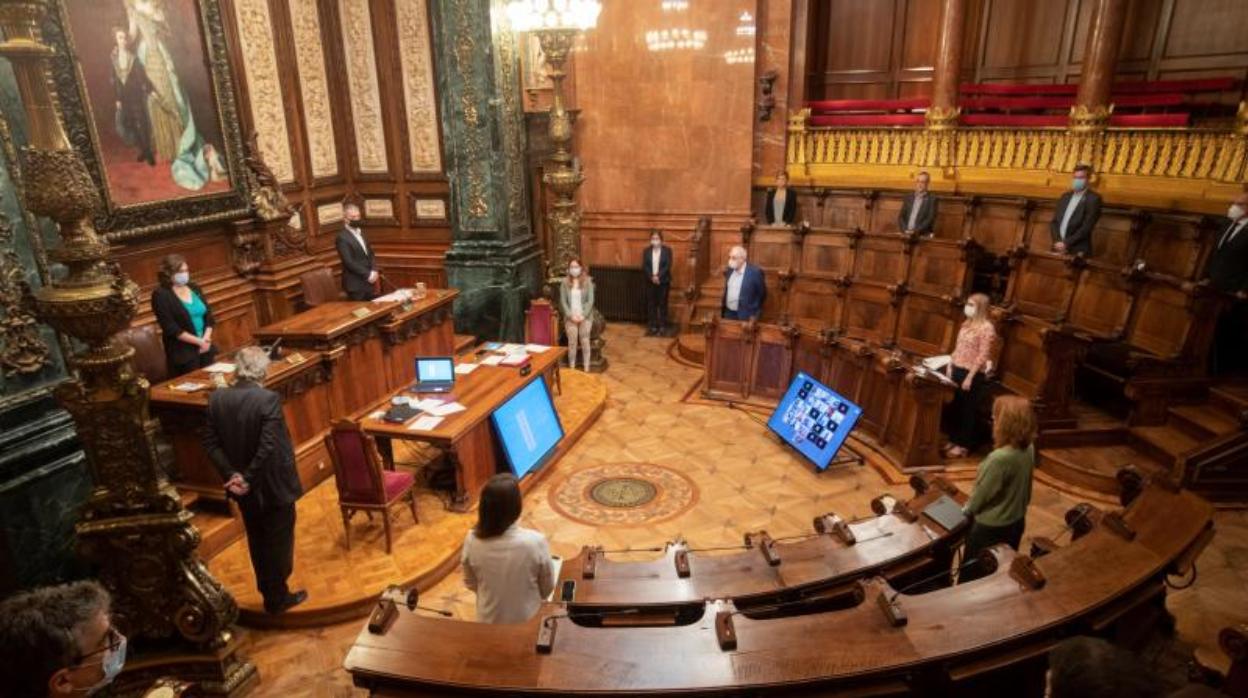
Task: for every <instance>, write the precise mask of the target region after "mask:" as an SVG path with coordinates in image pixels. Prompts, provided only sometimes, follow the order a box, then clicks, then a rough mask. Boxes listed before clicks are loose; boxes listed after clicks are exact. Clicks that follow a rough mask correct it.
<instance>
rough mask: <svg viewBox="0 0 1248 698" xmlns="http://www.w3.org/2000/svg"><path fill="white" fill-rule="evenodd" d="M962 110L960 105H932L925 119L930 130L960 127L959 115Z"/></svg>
mask: <svg viewBox="0 0 1248 698" xmlns="http://www.w3.org/2000/svg"><path fill="white" fill-rule="evenodd" d="M960 116H962V110H961V109H960V108H958V107H932V108H930V109H928V110H927V114H926V115H925V116H924V117H923V121H924V122H925V123H926V124H927V128H928V130H930V131H947V130H949V129H953V128H957V127H958V117H960Z"/></svg>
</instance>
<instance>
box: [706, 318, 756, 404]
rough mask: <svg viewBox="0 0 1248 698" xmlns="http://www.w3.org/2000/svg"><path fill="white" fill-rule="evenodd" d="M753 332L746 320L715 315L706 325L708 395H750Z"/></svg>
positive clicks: (732, 397) (729, 396)
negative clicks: (744, 321)
mask: <svg viewBox="0 0 1248 698" xmlns="http://www.w3.org/2000/svg"><path fill="white" fill-rule="evenodd" d="M753 354H754V335H753V333H752V331H748V330H747V327H746V323H743V322H735V321H732V320H720V319H719V318H714V319H712V320H711V322H710V324H708V325H707V328H706V387H705V388H703V392H704V393H705V394H706V395H707V396H709V397H717V398H723V399H734V398H739V399H745V398H746V397H747V396H748V393H747V390H748V388H749V380H750V367H751V363H752V361H753Z"/></svg>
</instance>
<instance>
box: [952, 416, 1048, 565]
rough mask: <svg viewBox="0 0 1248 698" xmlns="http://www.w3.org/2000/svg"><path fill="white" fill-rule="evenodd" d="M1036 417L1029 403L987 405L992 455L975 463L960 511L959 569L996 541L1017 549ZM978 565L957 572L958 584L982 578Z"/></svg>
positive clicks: (1032, 457)
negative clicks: (967, 524)
mask: <svg viewBox="0 0 1248 698" xmlns="http://www.w3.org/2000/svg"><path fill="white" fill-rule="evenodd" d="M1035 440H1036V413H1035V412H1034V411H1033V410H1032V409H1031V402H1030V401H1028V400H1027V399H1026V398H1021V397H1018V396H1016V395H1002V396H1001V397H999V398H997V401H996V402H994V403H993V404H992V442H993V451H992V453H989V454H988V456H987V457H986V458H984V460H983V461H981V462H980V464H979V470H978V472H976V474H975V487H974V489H972V490H971V498H970V499H968V500H966V505H965V506H963V507H962V511H963V512H964V513H965V514H966V515H967V516H970V517H971V529H970V531H968V532H967V534H966V547H965V548H964V549H963V553H962V562H963V565H966V564H967V563H970V562H971V560H974V559H975V558H976V557H977V556H978V555H979V554H980V553H982V552H983V551H985V550H987V549H988V548H991V547H992V546H994V545H997V544H998V543H1005V544H1007V545H1009V546H1010V547H1011V548H1014V549H1015V550H1018V545H1019V543H1021V542H1022V540H1023V528H1024V527H1025V526H1026V523H1027V520H1026V517H1027V506H1028V505H1029V504H1030V503H1031V474H1032V471H1033V470H1034V469H1035V466H1036V449H1035V445H1034V443H1035ZM985 572H986V570H984V569H983V566H982V565H973V566H970V567H966V568H965V569H964V570H963V573H962V575H961V578H960V580H959V581H963V582H965V581H970V580H971V579H976V578H978V577H981V576H983V575H984V573H985Z"/></svg>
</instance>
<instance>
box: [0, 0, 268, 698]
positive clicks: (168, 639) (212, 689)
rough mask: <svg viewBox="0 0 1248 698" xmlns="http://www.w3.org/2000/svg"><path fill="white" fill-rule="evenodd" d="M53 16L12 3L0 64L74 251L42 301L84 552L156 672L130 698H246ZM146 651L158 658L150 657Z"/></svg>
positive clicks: (242, 668) (63, 249) (37, 174)
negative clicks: (137, 328)
mask: <svg viewBox="0 0 1248 698" xmlns="http://www.w3.org/2000/svg"><path fill="white" fill-rule="evenodd" d="M47 12H48V4H47V3H45V2H36V1H33V0H32V1H30V2H21V1H14V0H9V1H6V2H3V3H0V56H3V57H5V58H7V59H9V61H11V62H12V64H13V70H14V74H15V77H16V80H17V85H18V89H19V91H20V93H21V99H22V104H23V108H24V110H25V114H26V120H27V122H28V123H27V131H28V133H29V134H30V143H29V145H28V146H26V147H25V148H23V150H22V160H23V163H22V164H23V168H22V172H23V176H24V177H25V180H26V182H25V183H26V186H25V191H26V201H25V205H26V207H27V208H28V209H30V211H31V212H33V213H35V214H37V215H40V216H45V217H48V218H50V219H52V220H53V221H55V222H56V223H57V226H58V229H59V232H60V238H61V244H60V245H59V246H57V247H56V248H55V249H52V250H50V251H49V252H48V256H49V258H50V259H51V260H52V261H53V262H58V263H60V264H62V265H64V267H65V269H66V273H65V274H64V275H63V276H61V277H59V278H57V279H56V280H54V281H52V282H51V283H50V284H49V285H46V286H43V287H42V288H40V289H38V291H36V292H34V293H33V294H30V293H29V292H28V294H27V298H26V302H27V303H28V305H29V306H30V307H31V308H32V309H33V310H34V312H35V314H36V315H37V316H38V318H39V319H40V320H41V321H42V322H44V323H47V324H48V325H50V326H52V327H54V328H55V329H57V330H58V331H60V332H62V333H64V334H66V335H69V336H70V337H73V338H74V339H76V340H78V342H79V343H80V346H81V347H82V348H81V349H80V350H79V351H78V352H77V353H75V354H74V355H73V356H72V357H69V363H70V366H71V368H72V369H73V371H74V376H73V377H71V378H70V379H68V380H66V381H64V382H63V383H61V384H60V385H59V386H57V388H56V397H57V399H58V401H59V402H60V404H61V405H62V406H63V407H64V408H65V409H66V411H68V412H69V413H70V415H71V416H72V417H73V420H74V424H75V426H76V428H77V431H78V436H79V438H80V439H81V442H82V448H83V451H84V452H85V454H86V461H87V465H88V467H89V469H90V471H91V478H92V482H93V488H92V492H91V496H90V498H89V499H88V500H87V502H86V504H85V505H84V506H83V509H82V511H81V513H80V515H79V520H78V524H77V526H76V529H75V532H76V535H77V538H78V548H79V551H80V552H81V553H82V554H83V555H84V556H85V557H86V558H87V559H88V560H90V561H91V562H92V563H93V564H94V566H95V569H96V570H97V572H98V575H99V577H100V579H101V580H102V581H103V582H104V583H105V585H106V586H107V587H108V588H109V590H110V591H111V592H112V594H113V599H114V600H113V618H114V622H115V623H116V624H117V626H118V627H120V628H121V630H122V631H123V632H124V633H125V634H126V635H128V636H130V637H132V638H134V640H135V641H136V642H135V643H134V646H135V647H136V648H139V654H140V655H141V656H145V657H146V661H144V662H132V664H134V665H135V666H140V667H142V668H140V669H138V670H128V671H127V672H126V674H123V676H122V679H121V680H120V681H119V685H120V687H121V688H122V690H123V692H124V690H125V688H124V687H125V685H126V684H127V683H134V684H142V683H144V682H147V681H150V679H151V678H153V676H156V675H165V674H174V675H178V676H179V677H183V678H187V679H190V680H193V681H196V682H197V683H199V685H200V687H201V690H202V692H203V693H205V694H207V695H234V694H237V693H239V692H241V691H244V690H246V689H247V687H248V686H249V685H251V684H253V683H254V681H255V679H256V670H255V667H254V666H252V665H251V664H250V663H248V662H246V661H245V660H243V659H242V658H241V657H240V656H239V655H238V653H237V647H238V645H239V642H238V639H237V638H236V637H235V633H234V628H233V623H234V621H235V619H236V618H237V616H238V608H237V606H236V605H235V603H234V599H233V598H232V597H231V596H230V595H229V593H228V592H227V591H226V590H225V589H224V587H222V586H221V585H220V584H219V583H218V582H217V580H216V579H214V578H213V577H212V575H211V574H210V573H209V572H208V570H207V568H206V567H205V566H204V564H203V563H202V562H201V561H200V559H199V557H198V555H197V554H196V548H198V546H199V541H200V534H199V531H198V530H196V528H195V527H194V526H193V525H192V524H191V514H190V512H188V511H186V509H185V508H183V506H182V503H181V499H180V497H179V496H178V492H177V490H176V489H175V488H174V487H173V486H172V485H171V484H170V483H169V481H168V479H167V477H166V476H165V468H164V464H163V463H161V462H160V458H159V457H158V455H157V453H158V451H157V449H156V440H155V439H156V432H157V425H156V422H155V421H154V420H153V419H151V417H150V415H149V413H148V384H147V381H146V380H145V379H144V378H143V377H142V376H139V375H136V374H135V372H134V368H133V365H132V362H131V359H132V358H133V356H134V349H133V348H131V347H130V346H128V345H125V344H123V343H121V342H119V341H117V340H116V339H115V336H116V335H117V333H118V332H120V331H121V330H123V329H125V328H126V327H128V326H129V324H130V321H131V319H132V318H133V317H134V315H135V313H136V312H137V310H138V307H139V289H138V287H137V286H136V285H135V284H134V282H132V281H131V280H130V279H128V278H127V277H126V276H125V274H123V273H122V272H121V270H120V268H119V267H118V265H117V264H116V263H114V262H111V261H109V260H108V251H109V245H108V242H107V241H106V240H104V239H102V238H101V237H100V235H98V234H97V232H96V230H95V226H94V224H93V223H92V218H93V217H94V216H95V214H96V213H97V211H98V210H99V207H100V198H99V193H98V192H97V191H96V188H95V184H94V182H93V181H92V179H91V177H90V175H89V174H88V173H87V169H86V166H85V165H84V164H83V161H82V159H81V158H80V157H79V156H78V153H77V152H76V151H74V150H73V148H71V147H70V145H69V141H68V139H67V138H66V135H65V130H64V127H63V124H62V123H61V115H60V109H59V106H58V104H57V99H56V94H55V92H54V91H53V90H52V89H51V83H50V80H49V75H48V66H47V62H48V61H49V59H51V58H52V56H53V54H54V51H53V49H52V48H51V47H50V46H48V45H47V44H45V43H44V42H43V38H42V33H41V31H40V26H41V23H42V22H43V21H44V20H45V16H46V14H47ZM143 648H146V649H147V650H148V651H147V652H146V653H145V652H144V651H143Z"/></svg>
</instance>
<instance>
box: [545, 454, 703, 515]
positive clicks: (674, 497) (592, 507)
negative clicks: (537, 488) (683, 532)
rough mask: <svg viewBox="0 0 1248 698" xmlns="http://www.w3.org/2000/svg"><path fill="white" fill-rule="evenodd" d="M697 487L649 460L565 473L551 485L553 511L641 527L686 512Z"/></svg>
mask: <svg viewBox="0 0 1248 698" xmlns="http://www.w3.org/2000/svg"><path fill="white" fill-rule="evenodd" d="M697 501H698V487H697V485H695V484H693V480H690V479H689V478H688V477H687V476H686V475H685V474H684V473H681V472H678V471H675V470H672V469H671V468H665V467H663V466H661V465H654V464H653V463H608V464H606V465H595V466H591V467H588V468H582V469H581V470H577V471H575V472H572V473H570V474H568V476H567V477H565V478H563V479H562V480H560V481H559V482H557V483H555V484H554V486H552V487H551V489H550V504H551V506H552V507H554V509H555V511H557V512H559V513H560V514H562V515H563V516H566V517H567V518H569V519H572V520H574V521H580V522H581V523H587V524H590V525H593V526H609V525H614V526H640V525H642V524H651V523H655V522H657V521H664V520H666V519H670V518H672V517H674V516H679V515H680V514H683V513H684V512H686V511H688V510H689V508H690V507H692V506H693V505H694V503H696V502H697Z"/></svg>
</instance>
